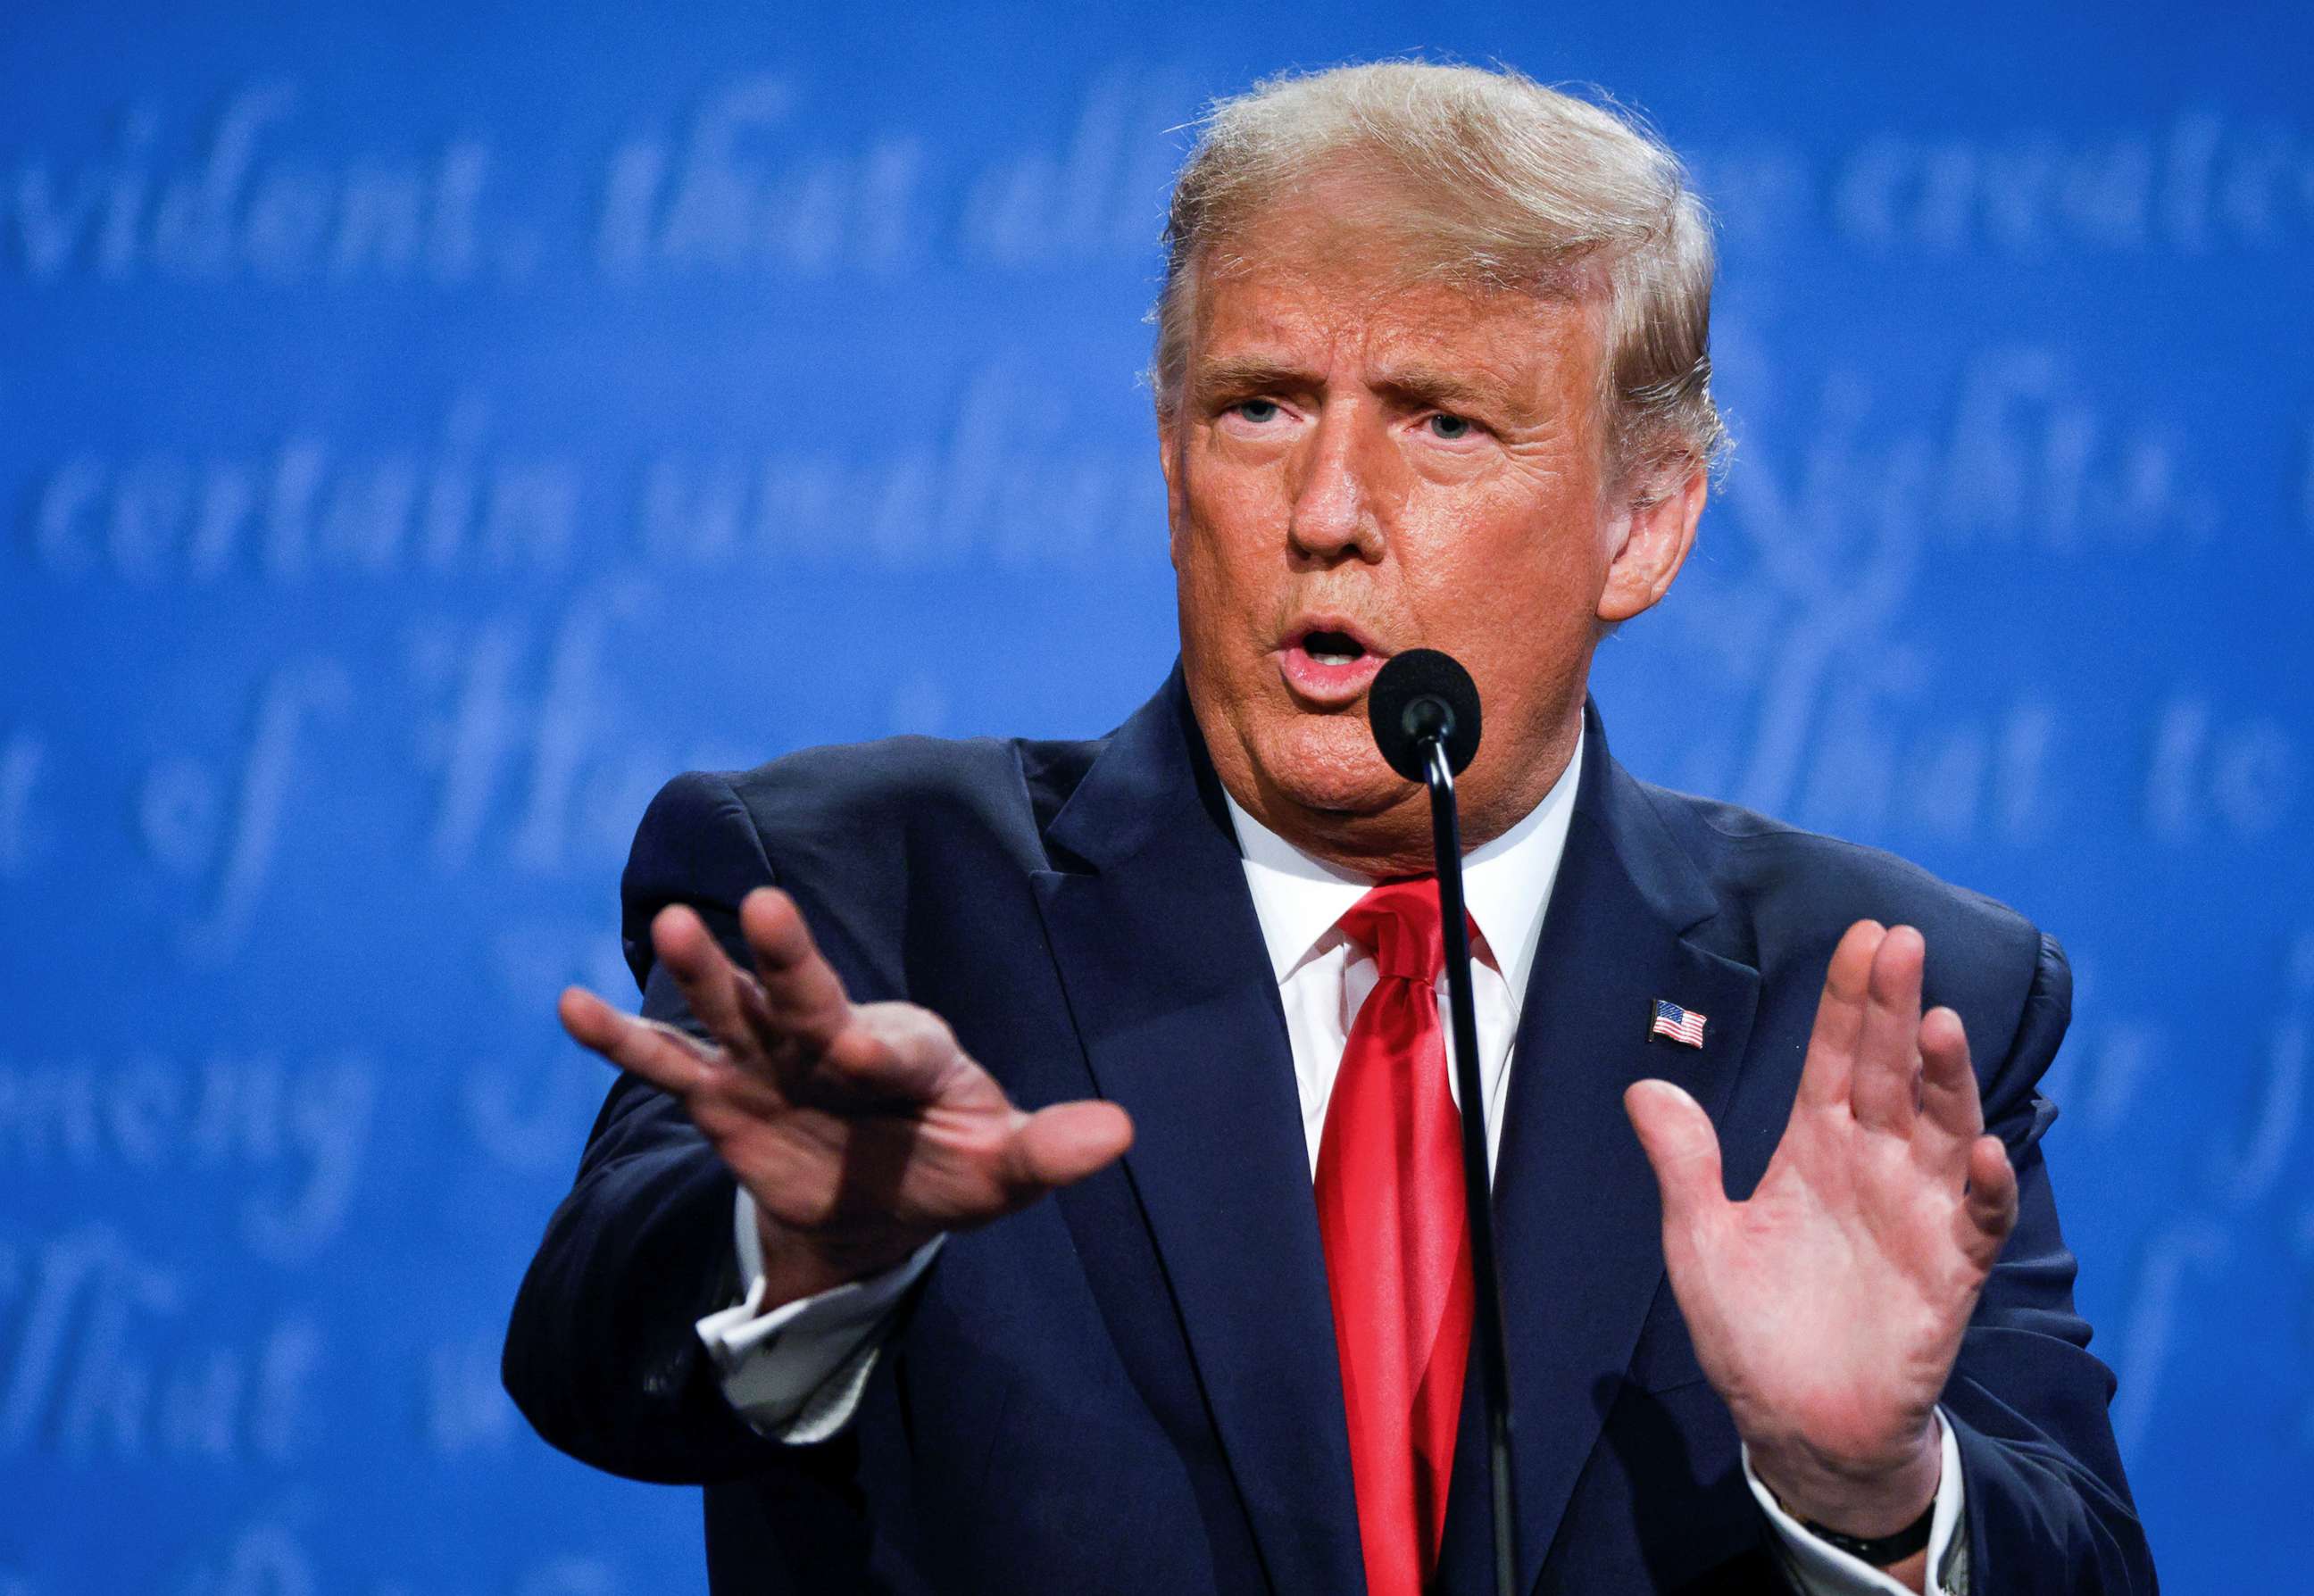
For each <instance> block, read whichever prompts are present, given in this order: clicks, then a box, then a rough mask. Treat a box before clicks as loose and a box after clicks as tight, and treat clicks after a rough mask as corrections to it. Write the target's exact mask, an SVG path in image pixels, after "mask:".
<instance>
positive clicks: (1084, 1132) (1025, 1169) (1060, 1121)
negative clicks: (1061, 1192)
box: [1005, 1099, 1133, 1202]
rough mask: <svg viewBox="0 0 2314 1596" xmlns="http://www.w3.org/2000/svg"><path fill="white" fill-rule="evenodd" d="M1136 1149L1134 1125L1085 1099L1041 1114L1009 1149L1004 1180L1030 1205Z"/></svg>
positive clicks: (1017, 1132)
mask: <svg viewBox="0 0 2314 1596" xmlns="http://www.w3.org/2000/svg"><path fill="white" fill-rule="evenodd" d="M1132 1145H1133V1121H1132V1120H1131V1119H1130V1118H1129V1117H1127V1116H1126V1112H1125V1110H1124V1109H1122V1108H1119V1107H1117V1105H1116V1104H1114V1103H1104V1102H1100V1101H1098V1100H1095V1099H1087V1100H1086V1101H1083V1102H1079V1103H1055V1104H1054V1105H1053V1106H1052V1107H1049V1108H1039V1109H1038V1111H1037V1112H1036V1113H1034V1114H1032V1115H1029V1116H1028V1118H1027V1119H1025V1120H1023V1121H1021V1122H1020V1124H1019V1125H1018V1126H1017V1127H1015V1129H1014V1130H1013V1132H1012V1141H1011V1145H1010V1146H1009V1147H1008V1148H1006V1150H1005V1152H1006V1155H1007V1156H1006V1159H1005V1164H1006V1170H1005V1174H1006V1177H1007V1180H1008V1183H1009V1184H1010V1185H1011V1186H1012V1187H1013V1189H1014V1191H1015V1192H1016V1194H1017V1195H1018V1199H1019V1200H1020V1201H1022V1202H1026V1201H1028V1200H1029V1199H1031V1198H1034V1197H1036V1196H1038V1195H1042V1194H1043V1193H1044V1192H1046V1191H1047V1190H1048V1189H1050V1188H1051V1187H1054V1186H1068V1185H1071V1184H1073V1183H1074V1182H1076V1181H1080V1180H1082V1179H1083V1178H1084V1177H1086V1176H1088V1175H1091V1174H1092V1173H1093V1172H1094V1171H1096V1170H1099V1169H1103V1168H1108V1165H1109V1164H1111V1163H1113V1162H1115V1161H1116V1160H1117V1158H1118V1157H1119V1156H1120V1155H1121V1154H1123V1152H1124V1151H1125V1150H1126V1148H1128V1147H1130V1146H1132Z"/></svg>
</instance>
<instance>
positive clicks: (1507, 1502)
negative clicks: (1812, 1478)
mask: <svg viewBox="0 0 2314 1596" xmlns="http://www.w3.org/2000/svg"><path fill="white" fill-rule="evenodd" d="M1421 748H1422V752H1423V755H1424V765H1425V771H1424V776H1425V780H1426V783H1427V785H1428V787H1429V789H1430V841H1431V847H1432V849H1433V851H1435V853H1436V855H1437V862H1438V918H1439V921H1440V929H1441V930H1444V932H1445V935H1446V996H1447V1003H1448V1007H1449V1009H1450V1010H1452V1023H1453V1027H1454V1084H1455V1090H1456V1093H1457V1095H1459V1096H1460V1097H1461V1098H1462V1209H1463V1212H1464V1214H1465V1216H1466V1218H1467V1220H1468V1221H1469V1223H1470V1227H1471V1280H1472V1283H1473V1285H1474V1286H1475V1287H1476V1292H1475V1296H1476V1298H1477V1301H1476V1303H1475V1304H1474V1306H1475V1308H1476V1309H1477V1311H1476V1313H1475V1314H1474V1315H1473V1318H1475V1319H1476V1321H1477V1323H1476V1329H1477V1330H1478V1335H1477V1336H1475V1337H1474V1340H1475V1342H1476V1346H1475V1347H1474V1349H1473V1350H1475V1351H1476V1352H1478V1353H1479V1371H1480V1379H1481V1380H1483V1382H1484V1387H1485V1393H1486V1402H1487V1477H1488V1484H1489V1485H1490V1486H1492V1491H1491V1495H1492V1498H1493V1503H1494V1513H1493V1518H1494V1527H1495V1596H1514V1592H1515V1587H1516V1584H1517V1582H1518V1539H1517V1535H1518V1526H1517V1524H1516V1523H1515V1521H1514V1519H1513V1517H1512V1511H1513V1503H1512V1499H1511V1404H1510V1391H1509V1389H1508V1387H1509V1383H1510V1381H1509V1375H1510V1355H1509V1351H1508V1348H1507V1345H1506V1340H1505V1337H1504V1334H1503V1292H1502V1280H1501V1277H1500V1275H1499V1274H1497V1271H1496V1265H1495V1208H1494V1197H1493V1186H1492V1183H1491V1182H1490V1181H1489V1180H1488V1159H1487V1107H1486V1090H1485V1088H1484V1087H1483V1086H1482V1085H1481V1084H1480V1082H1479V1016H1478V1008H1477V1002H1476V1000H1475V999H1474V998H1473V997H1472V995H1471V936H1470V931H1469V929H1468V926H1467V922H1466V917H1465V914H1464V911H1463V908H1462V824H1461V822H1460V821H1459V819H1458V818H1457V817H1456V813H1455V807H1454V772H1453V770H1451V769H1450V768H1449V767H1448V765H1447V763H1446V743H1445V738H1444V736H1440V735H1438V734H1437V733H1435V732H1432V733H1429V734H1427V735H1426V736H1423V737H1422V739H1421Z"/></svg>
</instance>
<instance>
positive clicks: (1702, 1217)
mask: <svg viewBox="0 0 2314 1596" xmlns="http://www.w3.org/2000/svg"><path fill="white" fill-rule="evenodd" d="M1623 1112H1624V1113H1626V1114H1628V1115H1630V1117H1631V1128H1632V1129H1633V1130H1634V1131H1637V1132H1638V1136H1639V1146H1640V1147H1641V1148H1642V1149H1644V1150H1645V1151H1646V1152H1647V1162H1648V1163H1649V1164H1650V1165H1652V1166H1653V1167H1654V1168H1655V1172H1656V1186H1658V1187H1659V1188H1660V1189H1661V1190H1662V1193H1663V1207H1664V1231H1665V1236H1666V1237H1668V1236H1670V1235H1671V1234H1672V1233H1674V1231H1680V1232H1687V1231H1692V1230H1696V1229H1697V1228H1699V1227H1700V1226H1701V1225H1703V1224H1705V1223H1707V1222H1708V1221H1709V1220H1710V1219H1711V1218H1712V1217H1713V1216H1714V1215H1715V1214H1716V1213H1717V1212H1718V1210H1719V1209H1721V1208H1723V1207H1725V1206H1726V1205H1727V1191H1726V1190H1725V1188H1723V1187H1722V1186H1721V1185H1720V1175H1719V1136H1718V1133H1717V1132H1715V1131H1714V1130H1713V1129H1712V1128H1711V1116H1710V1115H1708V1114H1706V1113H1704V1112H1703V1106H1702V1105H1701V1104H1700V1103H1698V1102H1697V1101H1696V1100H1695V1099H1694V1098H1691V1097H1689V1096H1688V1095H1687V1093H1685V1092H1683V1091H1682V1090H1681V1089H1679V1088H1678V1087H1676V1086H1674V1085H1673V1084H1672V1083H1671V1082H1670V1081H1668V1080H1638V1081H1634V1082H1632V1083H1631V1085H1630V1088H1629V1089H1627V1090H1625V1092H1624V1093H1623Z"/></svg>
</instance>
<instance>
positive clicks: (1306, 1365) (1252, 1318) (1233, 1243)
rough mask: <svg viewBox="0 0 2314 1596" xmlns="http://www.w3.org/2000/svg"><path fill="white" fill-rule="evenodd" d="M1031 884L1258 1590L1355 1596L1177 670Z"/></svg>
mask: <svg viewBox="0 0 2314 1596" xmlns="http://www.w3.org/2000/svg"><path fill="white" fill-rule="evenodd" d="M1047 840H1048V842H1049V843H1050V844H1051V846H1052V850H1053V852H1054V855H1055V860H1056V862H1067V863H1078V862H1081V864H1082V868H1079V869H1055V870H1047V871H1040V872H1038V875H1037V878H1036V886H1037V895H1038V907H1039V909H1040V911H1041V913H1042V914H1043V917H1044V923H1045V930H1046V935H1047V938H1048V939H1049V940H1050V942H1051V945H1052V950H1053V957H1054V960H1055V965H1056V966H1057V967H1058V969H1059V972H1060V976H1061V982H1062V985H1063V987H1064V990H1065V991H1066V993H1067V997H1068V1003H1069V1008H1070V1011H1071V1015H1072V1017H1073V1020H1074V1023H1075V1026H1076V1029H1077V1034H1078V1036H1079V1037H1080V1039H1081V1040H1082V1044H1083V1046H1084V1050H1085V1056H1086V1062H1087V1064H1088V1065H1089V1067H1090V1068H1091V1072H1092V1076H1093V1079H1094V1080H1095V1082H1096V1083H1097V1085H1098V1086H1099V1089H1100V1092H1101V1094H1102V1095H1103V1096H1105V1097H1107V1098H1110V1099H1111V1100H1113V1101H1115V1102H1117V1104H1119V1105H1121V1106H1122V1107H1124V1108H1125V1109H1126V1112H1127V1113H1129V1114H1130V1115H1132V1116H1133V1121H1134V1124H1135V1141H1134V1145H1133V1149H1132V1151H1130V1152H1128V1153H1127V1154H1126V1160H1125V1162H1126V1174H1127V1177H1128V1178H1129V1179H1130V1180H1131V1182H1132V1184H1133V1188H1134V1191H1135V1195H1136V1196H1137V1197H1138V1199H1139V1201H1140V1204H1141V1207H1142V1210H1143V1212H1144V1214H1145V1215H1146V1216H1147V1219H1148V1222H1149V1227H1150V1230H1151V1233H1152V1234H1153V1237H1154V1238H1155V1240H1156V1243H1157V1248H1158V1251H1159V1254H1160V1256H1161V1257H1162V1259H1163V1262H1164V1267H1165V1272H1166V1275H1167V1279H1168V1281H1169V1282H1170V1285H1171V1288H1172V1291H1173V1293H1174V1297H1175V1300H1176V1302H1177V1305H1178V1307H1179V1312H1180V1316H1181V1323H1182V1326H1183V1328H1184V1332H1185V1334H1186V1336H1187V1337H1188V1344H1189V1348H1190V1353H1191V1355H1192V1357H1193V1358H1194V1360H1195V1362H1196V1364H1197V1375H1198V1379H1199V1380H1200V1382H1201V1384H1202V1386H1203V1389H1204V1390H1205V1393H1206V1399H1207V1401H1208V1402H1209V1403H1210V1405H1211V1407H1212V1411H1213V1415H1214V1426H1215V1429H1216V1430H1217V1432H1218V1433H1219V1435H1220V1437H1221V1442H1222V1446H1223V1451H1225V1452H1226V1454H1227V1456H1228V1459H1229V1462H1230V1467H1231V1468H1232V1473H1233V1475H1234V1477H1235V1480H1236V1483H1237V1487H1238V1490H1239V1492H1240V1494H1241V1496H1242V1497H1243V1499H1244V1502H1245V1505H1246V1509H1247V1512H1248V1514H1249V1517H1250V1521H1251V1523H1252V1527H1253V1531H1254V1538H1255V1540H1256V1543H1257V1544H1258V1545H1259V1548H1260V1550H1261V1555H1262V1556H1263V1559H1264V1561H1265V1563H1266V1565H1267V1572H1268V1575H1269V1580H1270V1583H1271V1584H1272V1585H1273V1586H1274V1587H1276V1589H1278V1590H1281V1591H1353V1590H1358V1589H1362V1588H1363V1587H1364V1583H1365V1582H1364V1569H1363V1565H1362V1562H1361V1559H1360V1554H1359V1550H1358V1534H1357V1517H1356V1513H1357V1509H1356V1497H1355V1495H1354V1491H1353V1486H1352V1484H1351V1477H1350V1464H1349V1443H1348V1440H1347V1426H1346V1424H1345V1422H1344V1419H1343V1415H1342V1398H1341V1383H1340V1377H1339V1373H1338V1364H1337V1362H1336V1359H1335V1355H1334V1334H1333V1318H1332V1311H1331V1309H1330V1306H1329V1301H1328V1297H1327V1287H1326V1272H1325V1255H1324V1251H1323V1248H1322V1247H1321V1245H1320V1240H1319V1235H1318V1221H1317V1210H1316V1204H1315V1202H1314V1200H1313V1198H1312V1193H1311V1183H1310V1166H1309V1155H1308V1152H1307V1150H1306V1148H1305V1146H1304V1144H1303V1133H1302V1115H1301V1106H1300V1100H1299V1098H1298V1096H1297V1093H1296V1089H1295V1086H1294V1063H1293V1054H1292V1052H1291V1048H1290V1046H1289V1044H1288V1042H1287V1038H1286V1033H1285V1017H1284V1014H1283V1012H1282V1010H1280V1008H1279V1005H1278V998H1277V988H1276V981H1275V979H1274V977H1273V975H1272V973H1271V970H1270V965H1269V960H1268V957H1267V953H1266V952H1265V950H1264V948H1263V945H1262V940H1261V931H1260V926H1259V921H1257V919H1256V917H1255V914H1254V911H1253V905H1252V902H1251V899H1250V897H1249V895H1248V894H1247V891H1246V886H1245V877H1244V872H1243V869H1242V867H1241V863H1240V860H1239V855H1238V850H1237V845H1236V842H1235V838H1234V836H1233V835H1232V832H1231V830H1230V827H1229V822H1228V818H1227V815H1226V812H1225V810H1224V809H1223V807H1222V805H1221V800H1220V794H1219V788H1218V785H1217V783H1215V782H1214V779H1213V776H1212V772H1211V770H1210V767H1209V766H1207V765H1206V762H1205V757H1204V748H1203V745H1202V743H1201V742H1200V741H1199V740H1198V739H1197V733H1196V729H1195V725H1194V722H1193V721H1192V720H1191V719H1190V718H1189V713H1188V700H1187V696H1186V694H1185V693H1184V692H1182V690H1181V686H1180V680H1179V673H1178V671H1177V672H1176V674H1175V676H1174V677H1173V679H1172V680H1171V681H1170V682H1169V683H1167V686H1166V690H1165V691H1164V692H1161V693H1160V694H1159V695H1158V697H1157V698H1156V699H1154V700H1153V701H1151V702H1150V703H1149V704H1148V705H1147V706H1146V707H1144V709H1143V710H1141V712H1140V713H1139V714H1137V715H1135V717H1134V719H1132V720H1130V721H1128V722H1127V723H1126V725H1125V726H1124V727H1121V728H1120V729H1119V730H1118V732H1117V735H1116V736H1115V737H1114V738H1113V739H1111V741H1110V744H1109V745H1108V748H1106V749H1105V750H1104V751H1103V752H1102V753H1101V754H1100V757H1099V758H1098V759H1097V760H1096V761H1095V762H1094V763H1093V765H1092V767H1091V770H1089V771H1088V772H1086V774H1085V777H1084V779H1083V780H1082V782H1081V783H1080V785H1079V786H1078V788H1077V790H1076V791H1075V793H1074V794H1073V795H1072V796H1071V798H1069V800H1068V802H1067V804H1066V805H1065V806H1064V807H1063V809H1062V810H1061V812H1060V814H1059V815H1058V816H1056V817H1055V820H1054V822H1053V824H1052V826H1051V828H1050V831H1049V833H1048V835H1047Z"/></svg>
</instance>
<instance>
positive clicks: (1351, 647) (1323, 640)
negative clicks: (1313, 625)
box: [1302, 631, 1366, 665]
mask: <svg viewBox="0 0 2314 1596" xmlns="http://www.w3.org/2000/svg"><path fill="white" fill-rule="evenodd" d="M1302 648H1303V652H1305V653H1307V654H1308V655H1309V656H1310V657H1311V658H1312V659H1314V660H1316V661H1317V662H1318V663H1319V664H1320V665H1350V664H1353V663H1355V662H1356V661H1357V660H1361V659H1364V658H1365V657H1366V646H1365V644H1364V643H1361V642H1360V641H1358V640H1357V639H1356V638H1354V637H1352V636H1351V635H1350V634H1349V633H1348V632H1346V631H1313V632H1310V633H1307V634H1305V635H1304V636H1303V639H1302Z"/></svg>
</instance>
